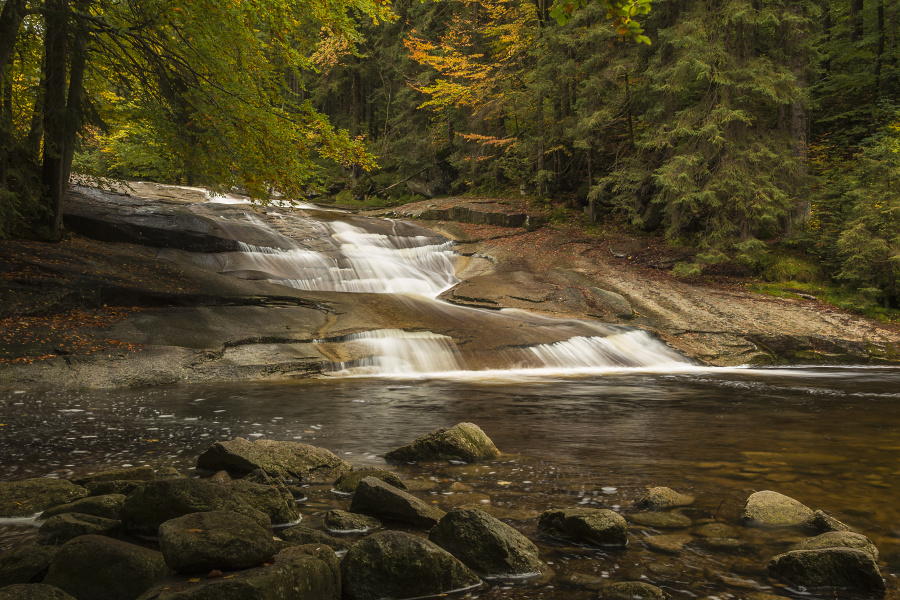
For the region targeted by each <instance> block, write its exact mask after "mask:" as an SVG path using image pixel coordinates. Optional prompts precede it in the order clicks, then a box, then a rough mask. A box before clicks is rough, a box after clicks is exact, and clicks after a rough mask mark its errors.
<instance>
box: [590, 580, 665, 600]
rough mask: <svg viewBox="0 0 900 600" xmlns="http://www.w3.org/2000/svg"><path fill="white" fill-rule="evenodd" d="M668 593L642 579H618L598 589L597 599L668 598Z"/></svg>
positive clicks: (646, 599)
mask: <svg viewBox="0 0 900 600" xmlns="http://www.w3.org/2000/svg"><path fill="white" fill-rule="evenodd" d="M668 598H669V595H668V594H667V593H665V592H664V591H662V590H661V589H659V588H658V587H656V586H655V585H650V584H649V583H644V582H643V581H620V582H618V583H612V584H610V585H608V586H606V587H604V588H603V589H601V590H600V596H599V597H598V600H636V599H642V600H668Z"/></svg>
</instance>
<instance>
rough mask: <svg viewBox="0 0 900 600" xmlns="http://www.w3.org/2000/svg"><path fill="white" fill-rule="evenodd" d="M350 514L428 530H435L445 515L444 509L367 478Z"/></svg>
mask: <svg viewBox="0 0 900 600" xmlns="http://www.w3.org/2000/svg"><path fill="white" fill-rule="evenodd" d="M350 512H357V513H363V514H366V515H370V516H373V517H377V518H379V519H383V520H388V521H399V522H401V523H409V524H410V525H415V526H416V527H425V528H427V529H431V528H432V527H434V526H435V525H436V524H437V522H438V521H440V520H441V518H442V517H443V516H444V514H445V513H444V511H442V510H441V509H439V508H437V507H435V506H432V505H430V504H426V503H425V502H423V501H422V500H419V499H418V498H416V497H415V496H413V495H412V494H408V493H407V492H404V491H403V490H398V489H397V488H395V487H394V486H392V485H389V484H387V483H385V482H383V481H381V480H380V479H376V478H374V477H366V478H365V479H363V480H362V481H360V482H359V485H358V486H357V487H356V493H355V494H353V501H352V502H351V503H350Z"/></svg>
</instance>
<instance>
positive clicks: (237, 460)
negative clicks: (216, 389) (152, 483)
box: [197, 438, 352, 483]
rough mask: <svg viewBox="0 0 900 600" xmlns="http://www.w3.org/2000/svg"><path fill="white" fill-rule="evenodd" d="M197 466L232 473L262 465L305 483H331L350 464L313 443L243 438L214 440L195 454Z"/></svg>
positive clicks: (271, 472) (270, 472)
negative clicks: (202, 450)
mask: <svg viewBox="0 0 900 600" xmlns="http://www.w3.org/2000/svg"><path fill="white" fill-rule="evenodd" d="M197 466H198V467H200V468H201V469H208V470H210V471H219V470H225V471H228V472H229V473H231V474H232V475H244V474H247V473H251V472H253V471H255V470H256V469H262V470H263V471H265V472H266V474H268V475H269V476H271V477H275V478H279V477H281V478H288V479H297V480H300V481H303V482H305V483H331V482H332V481H334V480H335V478H336V477H338V476H339V475H341V474H342V473H345V472H347V471H349V470H350V469H351V468H352V467H351V466H350V463H348V462H346V461H344V460H341V459H340V458H338V457H337V456H335V455H334V454H332V453H331V452H330V451H328V450H326V449H324V448H319V447H317V446H310V445H309V444H301V443H300V442H281V441H275V440H256V441H255V442H251V441H249V440H245V439H244V438H235V439H233V440H231V441H227V442H216V443H215V444H213V445H212V446H210V447H209V448H208V449H207V450H206V451H205V452H204V453H203V454H201V455H200V456H199V458H197Z"/></svg>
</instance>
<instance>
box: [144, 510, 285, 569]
mask: <svg viewBox="0 0 900 600" xmlns="http://www.w3.org/2000/svg"><path fill="white" fill-rule="evenodd" d="M159 547H160V550H162V554H163V556H164V557H165V560H166V564H167V565H169V567H171V568H172V569H174V570H175V571H178V572H179V573H206V572H209V571H211V570H213V569H219V570H222V571H226V570H232V569H247V568H249V567H255V566H258V565H260V564H262V563H263V561H265V560H266V559H267V558H271V557H272V556H273V555H274V554H275V541H274V540H273V539H272V532H271V531H270V530H269V529H266V528H264V527H262V526H261V525H259V524H258V523H257V522H256V521H254V520H253V519H251V518H250V517H246V516H244V515H241V514H238V513H235V512H232V511H224V510H223V511H213V512H202V513H192V514H189V515H184V516H183V517H178V518H177V519H171V520H169V521H166V522H165V523H163V524H162V525H160V526H159Z"/></svg>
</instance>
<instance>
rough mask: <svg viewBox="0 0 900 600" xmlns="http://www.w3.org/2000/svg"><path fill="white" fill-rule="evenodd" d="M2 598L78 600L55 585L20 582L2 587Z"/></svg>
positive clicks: (10, 599)
mask: <svg viewBox="0 0 900 600" xmlns="http://www.w3.org/2000/svg"><path fill="white" fill-rule="evenodd" d="M0 600H76V599H75V598H74V597H72V596H71V595H69V594H67V593H65V592H64V591H62V590H61V589H59V588H58V587H56V586H53V585H47V584H45V583H20V584H16V585H10V586H7V587H5V588H2V589H0Z"/></svg>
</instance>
